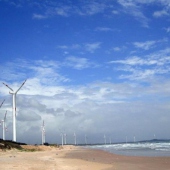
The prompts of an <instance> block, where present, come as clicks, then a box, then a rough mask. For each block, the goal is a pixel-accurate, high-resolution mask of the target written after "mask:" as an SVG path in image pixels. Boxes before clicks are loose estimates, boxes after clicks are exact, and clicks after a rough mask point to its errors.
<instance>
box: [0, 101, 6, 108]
mask: <svg viewBox="0 0 170 170" xmlns="http://www.w3.org/2000/svg"><path fill="white" fill-rule="evenodd" d="M4 101H5V99H4V100H3V102H2V103H1V105H0V108H1V106H2V105H3V103H4Z"/></svg>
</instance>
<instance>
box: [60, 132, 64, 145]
mask: <svg viewBox="0 0 170 170" xmlns="http://www.w3.org/2000/svg"><path fill="white" fill-rule="evenodd" d="M60 135H61V144H62V146H63V132H61V134H60Z"/></svg>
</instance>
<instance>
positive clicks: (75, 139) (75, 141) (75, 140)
mask: <svg viewBox="0 0 170 170" xmlns="http://www.w3.org/2000/svg"><path fill="white" fill-rule="evenodd" d="M73 136H74V144H75V145H77V138H76V133H75V132H74V135H73Z"/></svg>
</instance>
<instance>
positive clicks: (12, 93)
mask: <svg viewBox="0 0 170 170" xmlns="http://www.w3.org/2000/svg"><path fill="white" fill-rule="evenodd" d="M25 82H26V80H25V81H24V82H23V83H22V84H21V86H20V87H19V88H18V90H17V91H16V92H14V90H13V89H12V88H11V87H9V86H8V85H7V84H5V83H3V84H4V85H5V86H6V87H7V88H8V89H10V90H11V91H10V92H9V94H11V95H12V98H13V104H12V105H13V106H12V110H13V141H14V142H16V95H17V93H18V91H19V90H20V89H21V87H22V86H23V85H24V84H25Z"/></svg>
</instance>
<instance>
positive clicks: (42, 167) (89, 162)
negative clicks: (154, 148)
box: [0, 146, 170, 170]
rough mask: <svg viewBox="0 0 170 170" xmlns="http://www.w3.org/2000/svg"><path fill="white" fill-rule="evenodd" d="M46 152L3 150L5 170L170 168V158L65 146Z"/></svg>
mask: <svg viewBox="0 0 170 170" xmlns="http://www.w3.org/2000/svg"><path fill="white" fill-rule="evenodd" d="M44 148H45V149H44V151H36V152H25V151H24V152H23V151H22V152H21V151H18V150H10V151H0V169H2V170H11V169H12V170H21V169H22V170H170V157H133V156H121V155H115V154H111V153H108V152H105V151H100V150H90V149H83V148H80V147H74V146H64V148H63V149H61V148H60V149H59V148H57V149H56V148H51V147H44Z"/></svg>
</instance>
